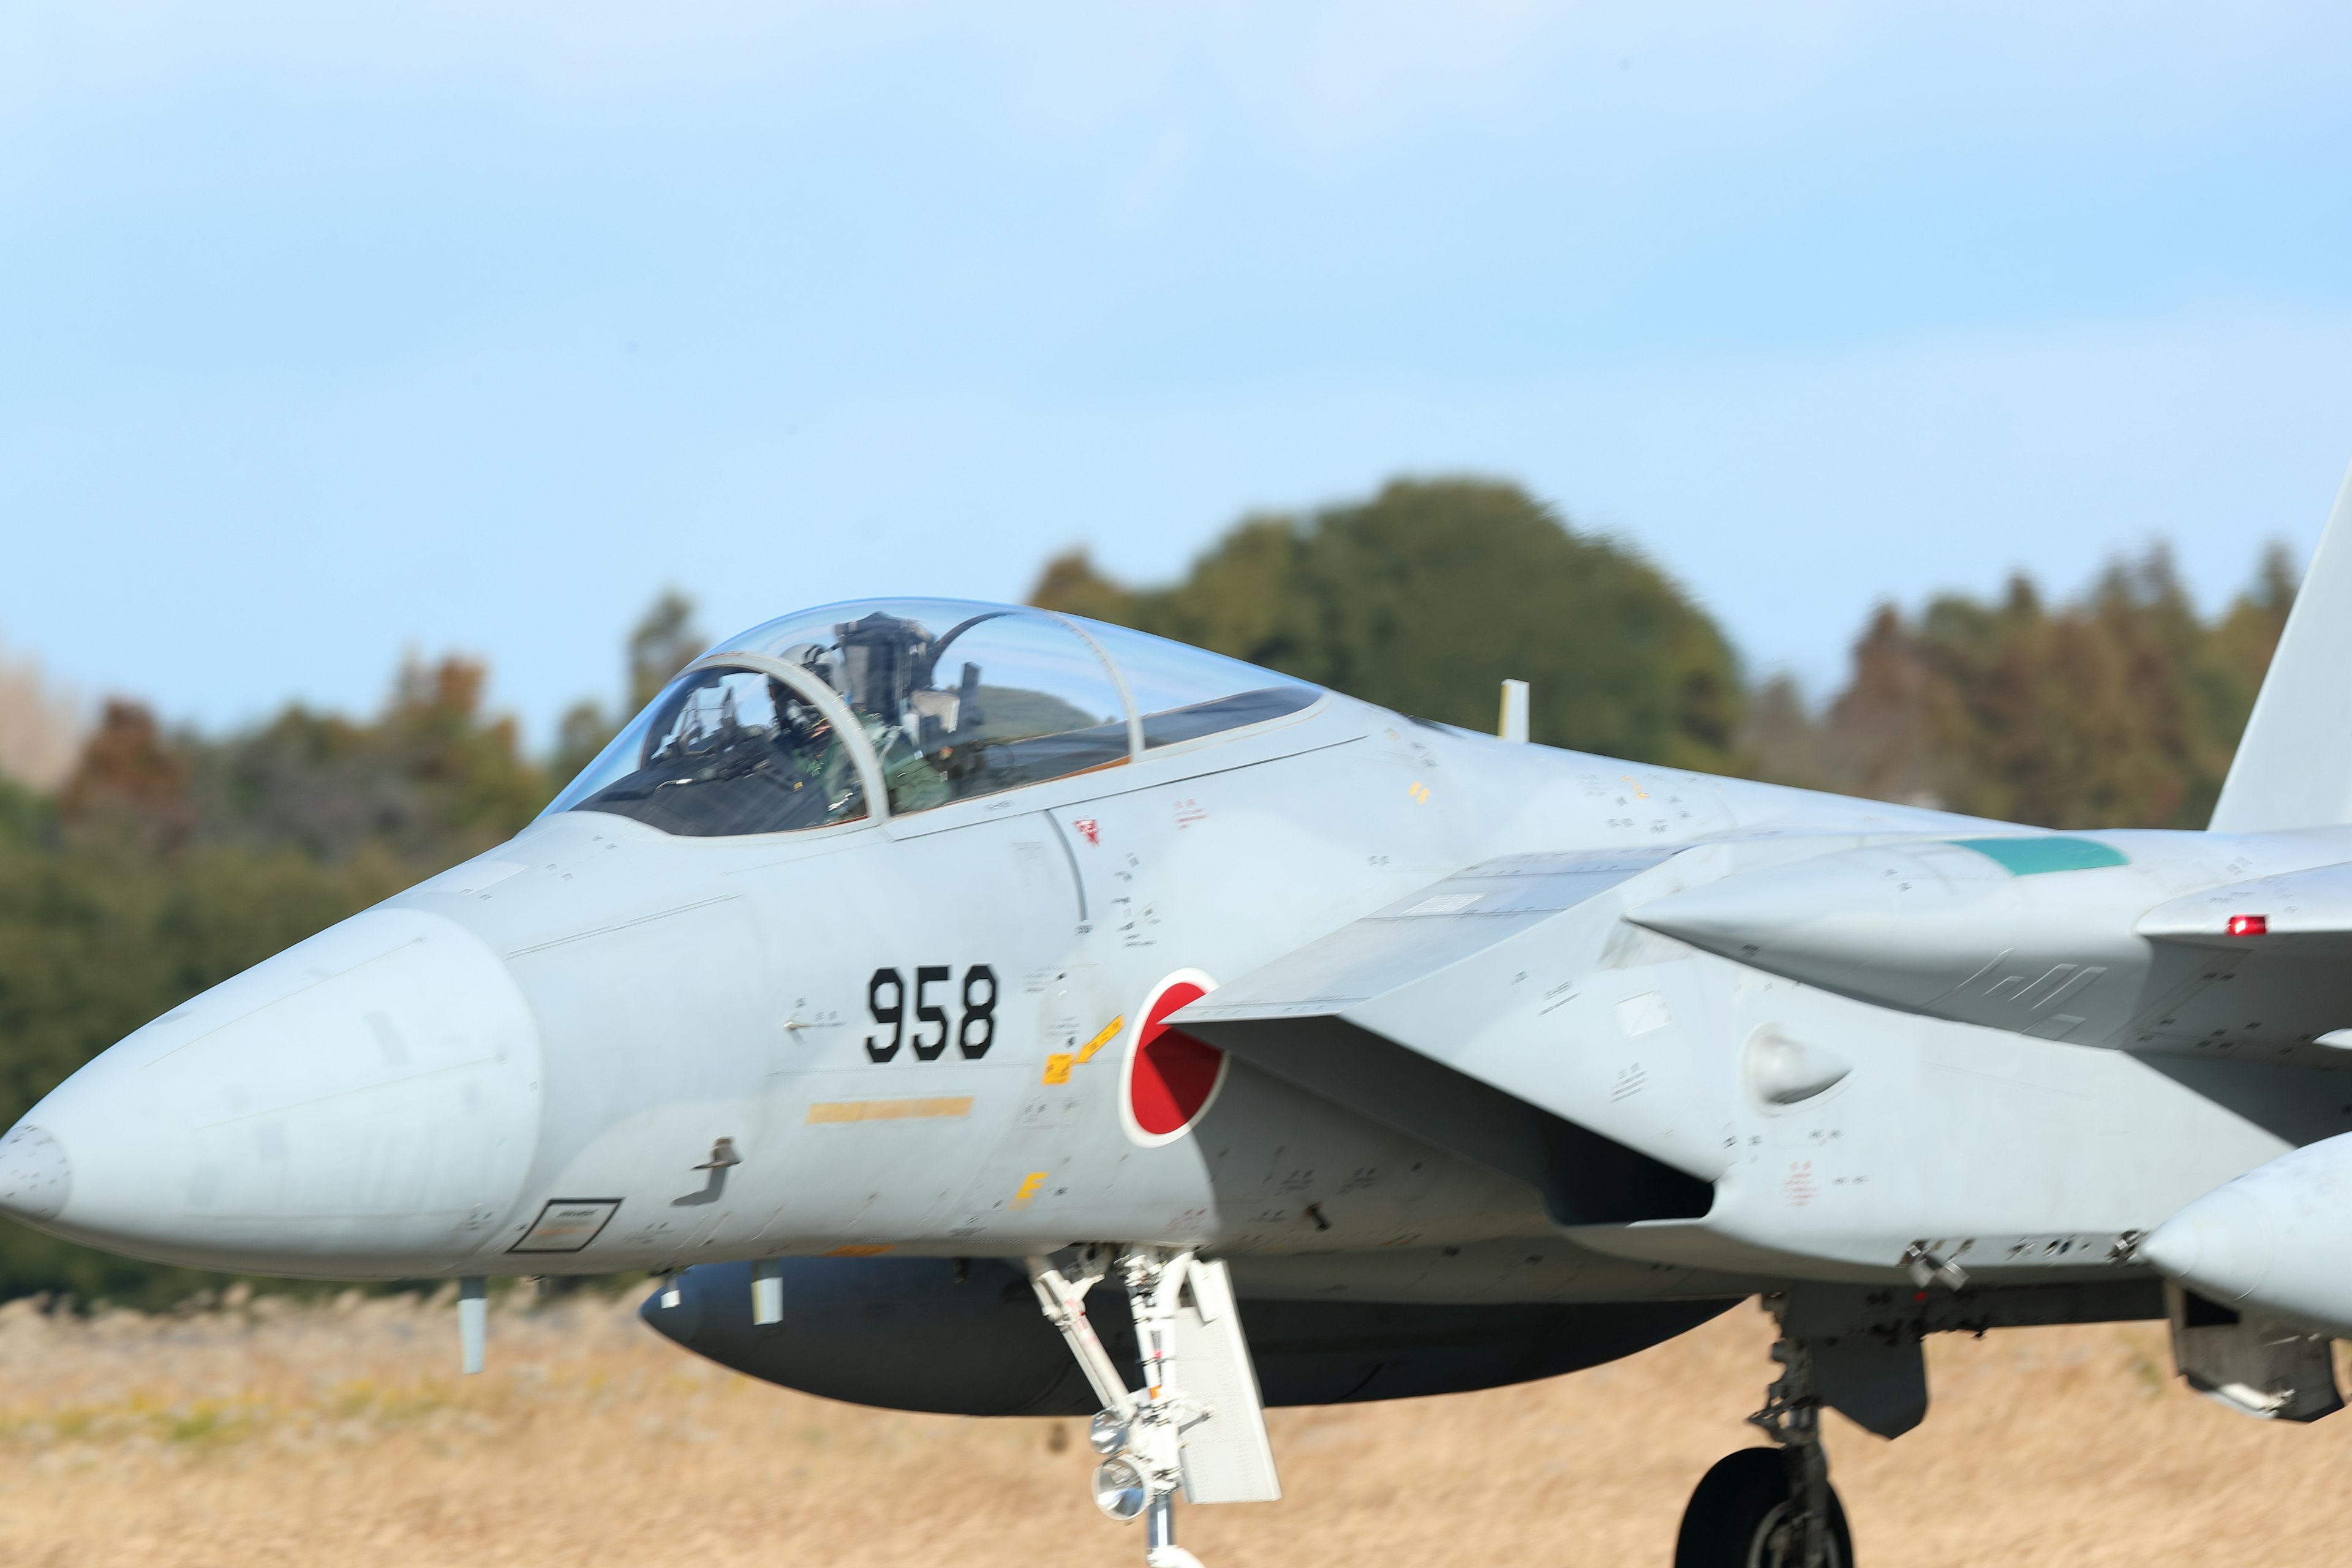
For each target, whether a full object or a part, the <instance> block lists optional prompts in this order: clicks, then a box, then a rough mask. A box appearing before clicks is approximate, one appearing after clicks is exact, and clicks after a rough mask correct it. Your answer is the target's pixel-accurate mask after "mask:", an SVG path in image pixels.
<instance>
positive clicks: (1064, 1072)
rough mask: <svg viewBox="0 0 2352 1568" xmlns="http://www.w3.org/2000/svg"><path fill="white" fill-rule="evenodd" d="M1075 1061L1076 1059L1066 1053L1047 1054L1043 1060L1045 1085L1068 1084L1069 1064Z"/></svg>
mask: <svg viewBox="0 0 2352 1568" xmlns="http://www.w3.org/2000/svg"><path fill="white" fill-rule="evenodd" d="M1077 1059H1078V1058H1076V1057H1074V1056H1072V1055H1071V1054H1070V1053H1069V1052H1067V1051H1054V1052H1051V1053H1049V1054H1048V1055H1047V1056H1046V1058H1045V1080H1044V1081H1045V1082H1046V1083H1067V1082H1069V1081H1070V1064H1071V1063H1072V1062H1075V1061H1076V1060H1077Z"/></svg>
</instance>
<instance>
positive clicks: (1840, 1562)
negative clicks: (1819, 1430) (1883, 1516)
mask: <svg viewBox="0 0 2352 1568" xmlns="http://www.w3.org/2000/svg"><path fill="white" fill-rule="evenodd" d="M1792 1468H1793V1467H1792V1466H1791V1464H1790V1458H1789V1456H1788V1455H1786V1454H1784V1453H1783V1452H1782V1451H1781V1450H1780V1449H1779V1448H1742V1449H1740V1450H1739V1451H1738V1453H1736V1454H1727V1455H1725V1456H1724V1457H1723V1458H1720V1459H1718V1460H1717V1461H1716V1465H1715V1468H1713V1469H1711V1470H1709V1471H1707V1473H1706V1475H1705V1476H1704V1477H1702V1478H1701V1479H1700V1480H1699V1483H1698V1489H1697V1490H1696V1491H1694V1492H1692V1493H1691V1500H1690V1506H1689V1507H1688V1508H1685V1510H1683V1528H1682V1532H1681V1533H1680V1534H1679V1535H1677V1536H1676V1537H1675V1568H1798V1564H1797V1563H1796V1560H1795V1554H1794V1552H1793V1550H1792V1551H1790V1553H1789V1555H1788V1557H1787V1559H1786V1561H1782V1560H1781V1559H1780V1557H1779V1556H1778V1555H1777V1554H1776V1553H1775V1552H1774V1551H1773V1550H1772V1547H1773V1545H1774V1543H1773V1542H1770V1541H1769V1540H1768V1539H1767V1537H1769V1535H1770V1534H1772V1533H1773V1532H1774V1531H1776V1530H1777V1528H1778V1527H1779V1525H1780V1521H1781V1519H1782V1518H1784V1517H1785V1516H1786V1513H1787V1510H1788V1504H1789V1499H1790V1496H1791V1495H1792V1494H1793V1492H1794V1490H1795V1487H1794V1477H1793V1476H1792V1475H1791V1473H1790V1472H1791V1470H1792ZM1830 1563H1831V1568H1853V1536H1852V1535H1850V1534H1848V1533H1847V1531H1846V1526H1845V1505H1844V1504H1843V1503H1841V1502H1840V1501H1838V1495H1837V1489H1835V1488H1834V1487H1832V1489H1830Z"/></svg>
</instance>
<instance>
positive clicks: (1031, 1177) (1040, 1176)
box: [1009, 1171, 1046, 1209]
mask: <svg viewBox="0 0 2352 1568" xmlns="http://www.w3.org/2000/svg"><path fill="white" fill-rule="evenodd" d="M1045 1175H1046V1173H1045V1172H1044V1171H1032V1172H1030V1173H1028V1174H1027V1175H1025V1176H1024V1177H1022V1178H1021V1185H1020V1186H1019V1187H1017V1188H1015V1189H1014V1190H1013V1202H1012V1204H1011V1205H1009V1206H1010V1207H1013V1208H1016V1209H1025V1208H1027V1207H1028V1206H1029V1200H1030V1199H1032V1198H1034V1197H1035V1196H1036V1195H1037V1189H1038V1188H1039V1187H1042V1186H1044V1185H1045Z"/></svg>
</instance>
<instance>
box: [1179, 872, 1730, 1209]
mask: <svg viewBox="0 0 2352 1568" xmlns="http://www.w3.org/2000/svg"><path fill="white" fill-rule="evenodd" d="M1674 855H1675V851H1674V850H1672V849H1666V848H1658V849H1637V850H1606V851H1599V852H1591V853H1572V854H1549V855H1516V856H1508V857H1505V858H1500V859H1496V860H1490V861H1486V862H1484V863H1482V864H1479V865H1476V866H1473V867H1471V868H1468V869H1466V870H1464V871H1461V872H1458V873H1456V874H1455V875H1454V876H1452V877H1449V878H1447V879H1445V880H1444V881H1442V882H1438V883H1436V884H1434V885H1433V886H1431V887H1428V888H1424V889H1422V890H1420V891H1419V892H1416V893H1414V894H1412V896H1411V897H1409V898H1406V899H1403V900H1399V901H1398V902H1397V903H1395V904H1392V905H1391V906H1390V907H1388V908H1387V909H1384V910H1379V911H1377V912H1376V913H1374V914H1371V915H1369V916H1367V917H1365V918H1364V919H1362V920H1360V921H1356V922H1354V923H1353V924H1351V925H1348V926H1345V927H1342V928H1341V929H1340V930H1339V931H1335V932H1333V933H1332V934H1330V935H1329V936H1327V937H1325V938H1323V939H1321V940H1320V941H1318V942H1310V943H1308V944H1307V946H1305V947H1303V948H1300V949H1298V950H1297V952H1291V953H1289V954H1287V955H1286V956H1285V957H1283V958H1281V959H1278V960H1276V962H1275V963H1271V964H1269V965H1267V966H1265V968H1263V969H1260V970H1257V971H1255V973H1251V974H1248V975H1246V976H1244V978H1243V979H1241V980H1240V981H1238V982H1236V983H1234V984H1230V985H1227V986H1224V987H1223V988H1222V989H1220V990H1217V991H1215V992H1213V993H1211V994H1209V995H1207V996H1204V997H1202V999H1200V1000H1199V1001H1197V1002H1194V1003H1192V1005H1190V1006H1188V1007H1186V1008H1184V1009H1183V1010H1182V1011H1181V1012H1180V1013H1178V1014H1176V1015H1174V1016H1173V1017H1172V1018H1171V1023H1173V1024H1175V1025H1177V1026H1180V1027H1181V1028H1183V1029H1184V1030H1185V1031H1187V1032H1188V1033H1190V1034H1192V1035H1195V1036H1197V1037H1200V1038H1202V1039H1204V1040H1207V1041H1209V1042H1210V1043H1211V1044H1213V1045H1216V1046H1218V1047H1222V1048H1223V1049H1226V1050H1229V1051H1231V1052H1233V1053H1234V1055H1236V1056H1238V1057H1240V1058H1242V1059H1243V1060H1244V1061H1248V1062H1251V1063H1253V1064H1255V1065H1256V1066H1258V1067H1261V1068H1265V1070H1267V1071H1269V1072H1272V1073H1274V1074H1276V1075H1277V1076H1279V1077H1282V1078H1285V1079H1289V1080H1291V1081H1292V1082H1295V1083H1297V1084H1298V1085H1300V1086H1301V1087H1303V1088H1306V1089H1310V1090H1312V1091H1314V1092H1316V1093H1318V1094H1320V1095H1322V1096H1323V1097H1324V1098H1326V1099H1328V1100H1334V1101H1336V1102H1338V1103H1339V1104H1341V1105H1345V1106H1347V1107H1348V1108H1349V1109H1350V1110H1356V1111H1358V1112H1359V1113H1360V1114H1363V1115H1366V1116H1369V1117H1371V1118H1372V1119H1373V1120H1375V1121H1382V1122H1386V1123H1387V1124H1389V1125H1391V1126H1392V1127H1395V1128H1397V1129H1399V1130H1400V1131H1405V1132H1408V1133H1411V1134H1412V1135H1413V1136H1415V1137H1418V1138H1421V1139H1423V1141H1425V1142H1430V1143H1433V1144H1435V1145H1437V1146H1438V1147H1440V1148H1443V1149H1445V1150H1447V1151H1449V1152H1455V1153H1459V1154H1462V1155H1465V1157H1467V1158H1470V1159H1474V1160H1477V1161H1479V1162H1481V1163H1486V1164H1487V1165H1489V1166H1491V1167H1494V1168H1496V1169H1498V1170H1502V1171H1504V1172H1506V1173H1509V1174H1511V1175H1515V1176H1517V1177H1519V1178H1521V1179H1522V1180H1525V1181H1528V1182H1529V1183H1531V1184H1534V1185H1535V1186H1536V1187H1537V1188H1538V1191H1540V1192H1542V1193H1543V1194H1544V1195H1545V1198H1546V1201H1547V1203H1548V1204H1549V1205H1550V1208H1551V1211H1552V1214H1553V1216H1554V1218H1555V1219H1557V1220H1558V1221H1559V1223H1561V1224H1564V1225H1581V1224H1606V1223H1613V1222H1618V1221H1623V1220H1631V1219H1637V1218H1658V1217H1690V1216H1695V1215H1699V1214H1703V1213H1705V1212H1706V1205H1707V1201H1708V1189H1707V1186H1706V1183H1705V1182H1703V1181H1700V1180H1698V1179H1697V1178H1696V1177H1694V1176H1691V1175H1689V1174H1686V1173H1684V1172H1683V1171H1680V1170H1677V1169H1675V1167H1673V1166H1671V1165H1668V1164H1665V1163H1661V1162H1659V1161H1657V1160H1654V1159H1653V1158H1651V1157H1649V1156H1648V1155H1645V1154H1643V1153H1640V1152H1636V1151H1635V1150H1634V1149H1633V1148H1631V1147H1629V1146H1627V1145H1626V1144H1624V1143H1622V1142H1617V1141H1615V1140H1613V1139H1612V1138H1610V1137H1608V1136H1606V1135H1605V1134H1604V1133H1603V1132H1602V1131H1596V1130H1594V1129H1592V1128H1591V1127H1589V1126H1587V1125H1585V1124H1584V1123H1583V1122H1582V1121H1571V1120H1570V1119H1569V1118H1568V1117H1567V1116H1565V1115H1563V1114H1562V1113H1561V1109H1562V1107H1563V1106H1564V1105H1565V1104H1566V1103H1567V1102H1566V1101H1565V1100H1563V1099H1561V1098H1560V1097H1559V1096H1558V1095H1556V1093H1555V1092H1554V1091H1555V1090H1556V1089H1559V1087H1560V1086H1559V1082H1558V1079H1557V1074H1556V1072H1554V1071H1553V1070H1551V1067H1552V1065H1553V1064H1548V1063H1547V1062H1546V1061H1544V1060H1543V1059H1541V1057H1540V1055H1539V1054H1538V1053H1535V1052H1531V1051H1529V1050H1528V1048H1526V1046H1525V1044H1524V1042H1522V1041H1519V1040H1517V1039H1516V1038H1513V1039H1496V1038H1494V1036H1495V1035H1496V1030H1494V1029H1493V1028H1491V1027H1489V1026H1492V1025H1494V1024H1496V1023H1497V1022H1499V1021H1501V1020H1502V1019H1503V1018H1504V1017H1505V1016H1506V1015H1511V1014H1518V1013H1528V1012H1533V1013H1536V1014H1541V1013H1544V1012H1548V1011H1549V1010H1550V1009H1551V1008H1552V1007H1555V1006H1557V1005H1561V1004H1562V1003H1565V1002H1566V1001H1568V1000H1570V999H1571V998H1572V997H1573V996H1575V995H1576V994H1577V975H1578V973H1580V971H1581V970H1583V969H1585V968H1587V967H1589V966H1590V965H1591V963H1600V962H1605V960H1604V958H1603V955H1602V952H1601V950H1602V949H1603V948H1605V947H1606V945H1607V942H1608V941H1609V939H1610V934H1611V933H1612V931H1615V932H1616V933H1617V934H1619V935H1620V936H1621V937H1622V935H1623V934H1624V933H1625V932H1626V931H1627V930H1628V929H1629V928H1625V927H1623V926H1622V922H1621V921H1619V920H1618V913H1619V900H1618V898H1617V897H1616V896H1615V895H1617V893H1618V892H1619V890H1620V889H1622V887H1623V886H1624V884H1626V883H1627V882H1628V881H1630V880H1632V879H1634V878H1636V877H1639V876H1641V875H1642V874H1643V873H1645V872H1649V871H1651V870H1653V869H1654V868H1656V867H1658V866H1660V865H1662V864H1664V862H1666V861H1667V860H1669V859H1670V858H1673V856H1674ZM1632 935H1633V937H1634V938H1635V939H1636V940H1638V941H1645V942H1653V943H1655V942H1657V941H1658V939H1656V938H1654V937H1651V936H1649V934H1648V933H1646V932H1640V931H1633V932H1632ZM1664 945H1673V946H1675V948H1676V951H1677V952H1680V951H1684V950H1682V949H1680V947H1679V944H1664ZM1579 955H1582V956H1581V960H1580V957H1579Z"/></svg>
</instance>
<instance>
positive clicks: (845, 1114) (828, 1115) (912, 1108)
mask: <svg viewBox="0 0 2352 1568" xmlns="http://www.w3.org/2000/svg"><path fill="white" fill-rule="evenodd" d="M970 1115H971V1096H970V1095H968V1094H958V1095H945V1096H941V1097H940V1098H938V1099H934V1100H818V1101H817V1102H816V1103H815V1104H814V1105H812V1106H810V1107H809V1108H808V1119H809V1121H810V1123H811V1124H812V1125H816V1124H822V1123H824V1122H828V1121H908V1120H914V1121H953V1120H954V1119H956V1118H958V1117H962V1116H970Z"/></svg>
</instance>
